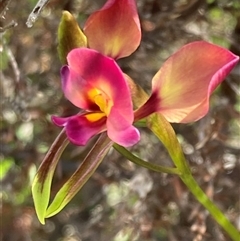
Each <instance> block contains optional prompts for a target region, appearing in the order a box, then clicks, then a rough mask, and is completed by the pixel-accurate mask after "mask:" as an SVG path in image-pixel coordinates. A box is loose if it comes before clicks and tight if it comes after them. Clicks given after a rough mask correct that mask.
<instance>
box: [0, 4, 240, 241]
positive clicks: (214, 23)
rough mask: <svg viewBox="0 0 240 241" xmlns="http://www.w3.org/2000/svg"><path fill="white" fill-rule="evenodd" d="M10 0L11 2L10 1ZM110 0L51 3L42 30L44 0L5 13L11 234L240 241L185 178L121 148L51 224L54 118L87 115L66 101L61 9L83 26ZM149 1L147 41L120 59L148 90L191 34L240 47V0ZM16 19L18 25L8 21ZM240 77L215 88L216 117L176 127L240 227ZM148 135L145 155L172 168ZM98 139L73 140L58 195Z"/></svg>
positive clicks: (1, 56) (4, 151) (145, 7)
mask: <svg viewBox="0 0 240 241" xmlns="http://www.w3.org/2000/svg"><path fill="white" fill-rule="evenodd" d="M5 2H6V1H4V0H2V1H1V2H0V10H2V9H4V6H3V5H4V3H5ZM104 2H105V1H102V0H101V1H100V0H99V1H93V0H91V1H90V0H62V1H60V0H50V1H49V3H48V5H47V6H45V7H44V9H43V11H42V13H41V14H40V16H39V18H38V19H37V20H36V22H35V23H34V24H33V26H32V27H31V28H28V27H27V26H26V21H27V19H28V16H29V14H30V13H31V11H32V10H33V8H34V6H35V5H36V3H37V1H35V0H28V1H26V0H25V1H13V0H12V1H10V2H9V5H8V7H7V8H6V9H5V10H4V11H0V12H1V19H0V27H1V28H0V36H1V43H0V79H1V82H0V103H1V110H2V111H1V117H0V118H1V126H0V137H1V145H0V148H1V149H0V180H1V192H0V195H1V240H3V241H47V240H49V241H106V240H112V241H192V240H194V241H201V240H206V241H225V240H230V239H229V238H228V237H227V235H225V233H224V232H223V231H222V230H221V229H220V228H219V226H218V225H217V224H216V222H215V221H214V220H213V219H212V218H211V217H210V216H209V215H208V213H207V212H206V211H205V210H204V209H203V208H202V207H201V206H200V205H199V204H198V203H197V202H196V200H195V199H194V198H193V197H192V195H191V194H190V193H189V192H188V190H186V188H185V186H184V185H183V184H182V182H181V181H180V180H179V179H178V178H177V177H175V176H173V175H167V174H158V173H154V172H151V171H147V170H144V169H143V168H141V167H137V166H135V165H134V164H132V163H130V162H129V161H127V160H125V159H124V158H123V157H121V156H120V155H119V154H118V153H116V152H115V151H114V150H111V151H110V152H109V154H108V156H107V157H106V158H105V160H104V161H103V163H102V164H101V165H100V167H99V168H98V169H97V171H96V173H95V174H94V175H93V177H92V178H91V179H90V180H89V182H88V183H87V184H86V185H85V186H84V188H83V189H82V190H81V191H80V192H79V193H78V195H77V196H76V197H75V198H74V200H73V201H72V202H71V203H70V204H69V205H68V206H67V207H66V208H65V209H64V210H63V211H62V212H61V213H59V214H58V215H56V216H54V217H52V218H50V219H48V220H47V222H46V225H44V226H43V225H41V224H40V223H39V221H38V219H37V217H36V214H35V211H34V207H33V201H32V197H31V182H32V180H33V177H34V174H35V173H36V170H37V168H38V166H39V165H40V163H41V161H42V160H43V158H44V155H45V153H46V152H47V150H48V148H49V146H50V145H51V143H52V142H53V141H54V139H55V137H56V136H57V135H58V133H59V132H60V129H59V128H57V127H56V126H54V125H53V124H52V123H51V121H50V117H51V115H53V114H57V115H61V116H68V115H71V114H74V113H76V112H77V109H76V108H75V107H74V106H72V105H71V103H70V102H68V101H67V100H65V99H64V97H63V95H62V91H61V86H60V77H59V70H60V68H61V63H60V61H59V59H58V55H57V27H58V24H59V21H60V18H61V12H62V10H69V11H70V12H72V13H74V14H75V16H76V17H77V18H78V20H79V24H80V25H81V26H83V24H84V21H85V20H86V18H87V17H88V16H89V14H91V13H92V12H93V11H94V10H97V9H99V8H100V7H101V6H102V4H103V3H104ZM137 4H138V10H139V15H140V20H141V24H142V32H143V38H142V43H141V45H140V47H139V48H138V50H137V51H136V52H135V53H134V54H133V55H131V56H130V57H128V58H125V59H121V60H120V61H118V62H119V64H120V66H121V67H122V69H123V71H124V72H125V73H127V74H129V75H130V76H131V77H132V78H133V79H134V80H135V81H136V82H137V83H138V84H140V85H141V86H142V87H143V88H144V89H145V90H147V91H149V90H150V87H151V79H152V77H153V76H154V74H155V73H156V71H157V70H158V69H159V68H160V66H161V65H162V63H163V62H164V60H166V58H168V56H169V55H170V54H172V53H173V52H174V51H176V50H177V49H178V48H180V47H181V46H182V45H184V44H186V43H188V42H191V41H195V40H201V39H203V40H206V41H210V42H212V43H215V44H218V45H221V46H223V47H226V48H228V49H230V50H231V51H233V52H234V53H235V54H237V55H240V2H239V0H172V1H171V0H138V1H137ZM12 21H14V22H15V23H17V26H15V27H11V28H10V27H9V28H8V26H9V24H10V25H11V23H13V22H12ZM13 25H14V24H13ZM203 54H204V53H203ZM216 61H217V60H216ZM239 80H240V67H239V65H238V66H237V67H236V68H235V69H234V70H233V71H232V73H231V74H230V75H229V76H228V77H227V78H226V81H225V82H224V83H223V84H222V85H221V87H219V88H218V89H217V91H215V93H214V95H213V96H212V98H211V109H210V111H209V114H208V115H207V116H206V117H204V118H203V119H202V120H200V121H198V122H196V123H193V124H188V125H176V124H174V128H175V130H176V132H177V134H178V137H179V140H180V142H181V144H182V147H183V150H184V152H185V154H186V157H187V159H188V160H189V162H190V166H191V168H192V172H193V174H194V176H195V178H196V179H197V181H198V183H199V184H200V185H201V187H202V188H203V189H204V190H205V191H206V192H207V194H208V195H209V196H210V197H211V198H212V199H213V200H214V201H215V203H216V204H217V205H218V206H219V207H220V208H221V210H222V211H223V212H224V213H225V214H226V215H227V217H228V218H229V219H230V220H231V222H232V223H233V224H234V225H236V226H237V227H238V229H240V216H239V211H240V200H239V193H240V190H239V186H240V185H239V184H240V179H239V173H240V139H239V138H240V119H239V111H240V88H239ZM183 98H184V97H183ZM141 136H142V138H141V142H140V143H139V144H138V145H136V146H134V147H132V148H131V150H132V151H133V152H134V153H135V154H137V155H139V156H141V157H142V158H143V159H145V160H148V161H151V162H155V163H159V164H161V165H171V164H170V163H171V160H170V158H169V157H168V155H167V152H166V150H164V148H163V147H162V146H161V144H160V143H159V142H158V141H157V140H156V138H155V137H154V136H153V135H152V134H151V133H150V132H148V131H146V130H141ZM93 141H94V140H92V142H91V143H89V145H88V146H86V147H77V146H74V145H69V146H68V147H67V149H66V151H65V152H64V154H63V155H62V157H61V161H60V163H59V165H58V167H57V171H56V173H55V177H54V184H53V190H52V194H53V196H54V195H55V194H56V192H57V190H58V189H59V187H61V186H62V185H63V183H64V182H65V181H66V180H67V179H68V177H69V176H70V175H71V174H72V173H73V172H74V170H75V169H76V168H77V167H78V165H79V164H80V163H81V161H82V160H83V158H84V156H85V155H86V153H87V152H88V150H89V148H90V147H91V145H92V143H93Z"/></svg>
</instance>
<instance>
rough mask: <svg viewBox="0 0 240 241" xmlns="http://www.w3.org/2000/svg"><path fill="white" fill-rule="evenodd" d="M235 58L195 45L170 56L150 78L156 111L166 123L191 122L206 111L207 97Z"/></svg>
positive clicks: (203, 44)
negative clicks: (156, 106)
mask: <svg viewBox="0 0 240 241" xmlns="http://www.w3.org/2000/svg"><path fill="white" fill-rule="evenodd" d="M238 59H239V57H238V56H236V55H234V54H232V53H231V52H230V51H228V50H226V49H224V48H221V47H219V46H216V45H213V44H210V43H207V42H204V41H199V42H193V43H190V44H187V45H185V46H184V47H183V48H181V49H180V50H179V51H178V52H176V53H175V54H173V55H172V56H171V57H170V58H169V59H168V60H167V61H166V62H165V63H164V65H163V66H162V68H161V69H160V70H159V71H158V72H157V74H156V75H155V76H154V78H153V95H155V96H156V97H157V98H155V99H157V100H158V101H157V102H158V111H159V112H160V113H161V114H163V115H164V116H165V118H166V119H167V120H168V121H169V122H182V123H187V122H192V121H196V120H198V119H200V118H202V117H203V116H204V115H206V113H207V112H208V109H209V97H210V95H211V93H212V92H213V91H214V90H215V89H216V87H217V86H218V85H219V84H220V83H221V82H222V81H223V80H224V78H225V77H226V76H227V75H228V74H229V72H230V71H231V70H232V69H233V67H234V66H235V65H236V63H237V62H238Z"/></svg>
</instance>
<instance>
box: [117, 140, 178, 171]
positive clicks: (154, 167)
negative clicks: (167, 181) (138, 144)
mask: <svg viewBox="0 0 240 241" xmlns="http://www.w3.org/2000/svg"><path fill="white" fill-rule="evenodd" d="M113 147H114V149H115V150H117V151H118V152H119V153H120V154H122V155H123V156H124V157H126V158H127V159H128V160H129V161H131V162H133V163H135V164H137V165H139V166H142V167H145V168H147V169H149V170H152V171H155V172H160V173H162V172H164V173H169V174H177V175H180V172H179V170H178V169H177V168H172V167H163V166H159V165H156V164H152V163H150V162H147V161H144V160H142V159H140V158H138V157H137V156H135V155H133V154H132V153H131V152H130V151H128V150H127V149H126V148H124V147H122V146H119V145H118V144H116V143H115V144H114V145H113Z"/></svg>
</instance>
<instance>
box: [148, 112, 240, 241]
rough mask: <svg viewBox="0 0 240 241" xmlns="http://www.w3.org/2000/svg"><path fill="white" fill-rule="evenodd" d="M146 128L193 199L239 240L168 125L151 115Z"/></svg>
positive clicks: (236, 231) (160, 117)
mask: <svg viewBox="0 0 240 241" xmlns="http://www.w3.org/2000/svg"><path fill="white" fill-rule="evenodd" d="M147 126H148V128H149V129H151V131H152V132H153V133H154V134H155V135H156V136H157V137H158V138H159V140H160V141H161V142H162V143H163V145H164V146H165V147H166V149H167V150H168V153H169V155H170V156H171V158H172V161H173V162H174V164H175V166H176V167H177V169H178V171H179V173H180V175H179V177H180V178H181V179H182V181H183V182H184V183H185V185H186V186H187V187H188V189H189V190H190V191H191V193H192V194H193V195H194V196H195V198H196V199H197V200H198V201H199V202H200V203H201V204H202V205H203V206H204V207H205V208H206V209H207V210H208V211H209V213H210V214H211V215H212V217H213V218H214V219H215V220H216V222H217V223H218V224H219V225H220V226H221V227H222V228H223V229H224V230H225V231H226V232H227V233H228V235H229V236H230V237H231V238H232V239H233V240H234V241H239V240H240V233H239V232H238V230H237V229H236V228H235V227H234V226H233V225H232V224H231V223H230V221H229V220H228V219H227V218H226V217H225V216H224V214H223V213H222V212H221V210H220V209H219V208H218V207H217V206H216V205H215V204H214V203H213V202H212V201H211V200H210V199H209V198H208V196H207V195H206V194H205V193H204V192H203V190H202V189H201V188H200V186H199V185H198V183H197V182H196V181H195V179H194V178H193V176H192V174H191V170H190V167H189V164H188V162H187V160H186V158H185V156H184V154H183V152H182V148H181V145H180V143H179V142H178V139H177V137H176V134H175V132H174V130H173V128H172V126H171V125H170V123H169V122H168V121H167V120H166V119H165V118H164V117H163V116H162V115H160V114H153V115H151V116H149V117H148V119H147Z"/></svg>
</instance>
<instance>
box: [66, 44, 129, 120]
mask: <svg viewBox="0 0 240 241" xmlns="http://www.w3.org/2000/svg"><path fill="white" fill-rule="evenodd" d="M67 59H68V64H69V66H70V72H73V73H74V75H75V73H77V74H76V75H79V76H81V78H80V77H79V78H76V79H73V78H67V79H65V80H64V84H63V89H64V93H65V95H66V97H67V98H68V99H69V100H70V101H71V102H74V101H75V97H76V95H74V94H73V93H75V90H76V89H78V91H79V93H81V95H84V94H85V93H86V92H87V91H88V90H89V89H91V88H95V89H97V90H99V91H100V92H102V93H103V94H104V95H106V97H107V98H109V100H110V101H112V103H113V108H115V109H117V110H118V112H120V113H121V114H122V116H125V117H126V118H127V119H128V121H129V123H132V122H133V106H132V100H131V95H130V90H129V87H128V85H127V83H126V81H125V78H124V76H123V73H122V71H121V69H120V68H119V66H118V65H117V64H116V62H115V61H114V60H113V59H112V58H109V57H106V56H104V55H102V54H100V53H98V52H97V51H95V50H91V49H87V48H80V49H74V50H72V51H71V52H70V53H69V54H68V57H67ZM75 83H76V84H75ZM78 100H79V99H78ZM78 100H76V101H78ZM79 107H80V106H79ZM106 114H107V115H108V113H106Z"/></svg>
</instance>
